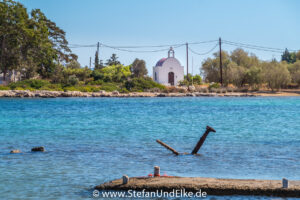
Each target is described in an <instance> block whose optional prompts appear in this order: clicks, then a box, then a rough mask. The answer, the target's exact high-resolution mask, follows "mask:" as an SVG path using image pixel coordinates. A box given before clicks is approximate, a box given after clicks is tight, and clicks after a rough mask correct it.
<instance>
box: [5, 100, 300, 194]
mask: <svg viewBox="0 0 300 200" xmlns="http://www.w3.org/2000/svg"><path fill="white" fill-rule="evenodd" d="M206 125H210V126H211V127H213V128H214V129H216V131H217V132H216V133H210V134H209V136H208V138H207V140H206V141H205V143H204V145H203V146H202V148H201V150H200V152H199V153H201V156H191V155H185V156H174V155H173V154H172V153H170V152H169V151H167V150H165V149H164V148H163V147H161V146H160V145H159V144H157V143H156V141H155V140H156V139H160V140H162V141H163V142H165V143H167V144H169V145H170V146H172V147H173V148H175V149H176V150H177V151H180V152H191V151H192V149H193V147H194V146H195V144H196V143H197V141H198V139H199V138H200V136H201V135H202V134H203V132H204V131H205V127H206ZM34 146H44V147H45V148H46V152H45V153H31V152H30V150H31V148H32V147H34ZM12 149H20V150H21V151H22V152H23V153H21V154H10V153H9V152H10V150H12ZM155 165H158V166H160V168H161V173H162V174H164V173H166V174H167V175H174V176H186V177H191V176H201V177H218V178H241V179H247V178H257V179H282V178H283V177H285V178H288V179H291V180H300V98H297V97H273V98H272V97H264V98H256V97H255V98H253V97H250V98H221V97H216V98H212V97H209V98H198V97H197V98H56V99H14V98H11V99H10V98H6V99H4V98H3V99H0V199H89V198H92V195H91V189H92V187H94V186H95V185H98V184H101V183H103V182H105V181H109V180H112V179H115V178H120V177H121V176H122V175H123V174H127V175H129V176H147V175H148V174H149V173H153V167H154V166H155ZM208 195H209V194H208ZM243 198H245V199H249V198H251V199H269V198H267V197H239V196H237V197H210V199H243ZM276 199H279V198H276Z"/></svg>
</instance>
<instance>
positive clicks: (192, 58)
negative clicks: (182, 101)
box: [192, 57, 194, 85]
mask: <svg viewBox="0 0 300 200" xmlns="http://www.w3.org/2000/svg"><path fill="white" fill-rule="evenodd" d="M192 85H194V57H192Z"/></svg>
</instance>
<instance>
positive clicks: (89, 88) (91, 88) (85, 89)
mask: <svg viewBox="0 0 300 200" xmlns="http://www.w3.org/2000/svg"><path fill="white" fill-rule="evenodd" d="M64 91H80V92H99V91H100V88H99V87H96V86H91V85H80V86H78V85H77V86H68V87H65V88H64Z"/></svg>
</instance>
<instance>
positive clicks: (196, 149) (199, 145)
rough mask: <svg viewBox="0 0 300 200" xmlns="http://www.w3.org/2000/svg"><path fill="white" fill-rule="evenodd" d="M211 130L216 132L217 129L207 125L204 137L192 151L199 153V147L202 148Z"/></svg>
mask: <svg viewBox="0 0 300 200" xmlns="http://www.w3.org/2000/svg"><path fill="white" fill-rule="evenodd" d="M209 132H216V131H215V129H213V128H212V127H210V126H206V131H205V132H204V134H203V135H202V137H201V138H200V140H199V141H198V143H197V144H196V146H195V148H194V149H193V151H192V154H197V153H198V151H199V149H200V148H201V146H202V144H203V143H204V141H205V139H206V137H207V135H208V134H209Z"/></svg>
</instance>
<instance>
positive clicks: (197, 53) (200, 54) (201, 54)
mask: <svg viewBox="0 0 300 200" xmlns="http://www.w3.org/2000/svg"><path fill="white" fill-rule="evenodd" d="M217 46H218V44H216V45H215V46H214V47H213V48H211V49H210V50H209V51H207V52H204V53H199V52H196V51H194V50H193V49H191V48H190V47H189V50H190V51H191V52H192V53H194V54H196V55H199V56H203V55H206V54H209V53H211V52H212V51H213V50H215V48H217Z"/></svg>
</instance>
